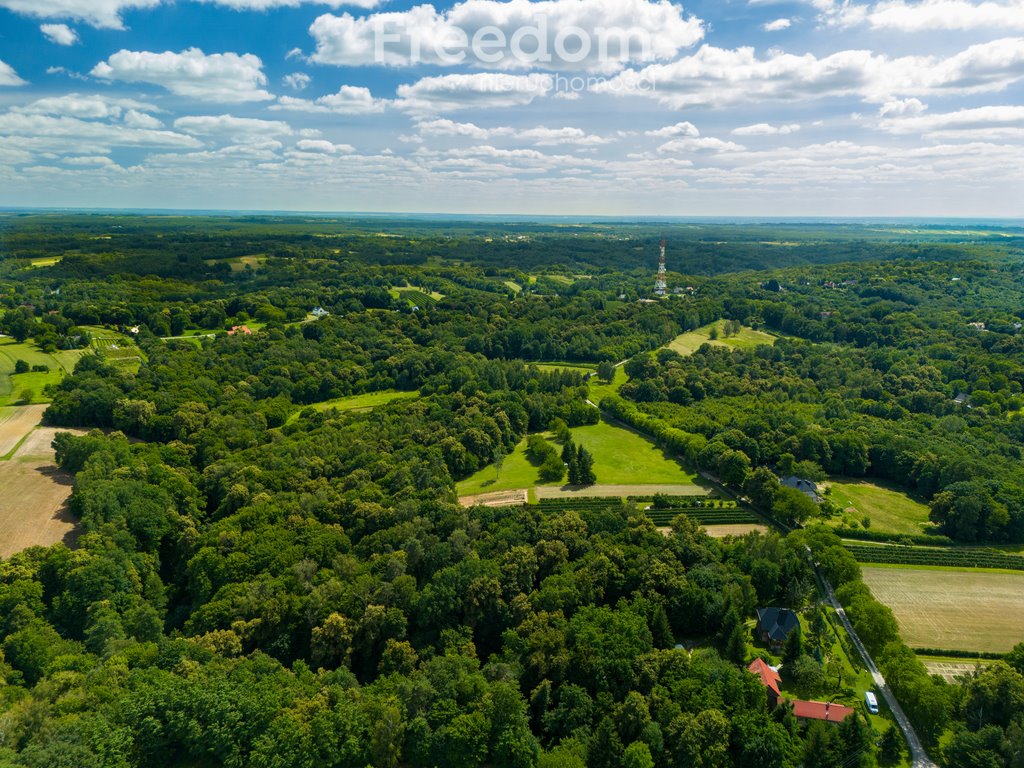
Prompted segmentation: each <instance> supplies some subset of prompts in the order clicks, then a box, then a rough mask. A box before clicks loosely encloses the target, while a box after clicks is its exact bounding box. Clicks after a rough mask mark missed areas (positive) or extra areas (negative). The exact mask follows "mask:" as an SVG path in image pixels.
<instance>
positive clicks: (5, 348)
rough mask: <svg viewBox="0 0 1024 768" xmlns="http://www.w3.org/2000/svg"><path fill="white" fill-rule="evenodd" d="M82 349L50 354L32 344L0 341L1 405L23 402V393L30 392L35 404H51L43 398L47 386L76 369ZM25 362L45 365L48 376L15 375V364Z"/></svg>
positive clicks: (10, 340)
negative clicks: (32, 394) (44, 388)
mask: <svg viewBox="0 0 1024 768" xmlns="http://www.w3.org/2000/svg"><path fill="white" fill-rule="evenodd" d="M81 355H82V350H77V349H73V350H62V351H58V352H55V353H53V354H52V355H51V354H48V353H46V352H43V351H41V350H39V349H38V348H37V347H36V346H35V345H33V344H31V343H28V342H26V343H23V344H19V343H17V342H16V341H14V340H13V339H8V338H4V339H0V405H13V404H14V403H17V402H20V399H19V397H20V395H21V393H22V391H23V390H25V389H31V390H32V391H33V392H34V393H35V396H34V397H33V398H32V402H33V403H45V402H49V398H47V397H46V396H44V395H43V387H45V386H46V385H47V384H58V383H60V380H61V379H62V378H64V376H65V374H66V373H67V372H70V371H71V370H73V369H74V367H75V363H76V362H77V361H78V358H79V357H81ZM18 360H24V361H25V362H26V363H28V364H29V365H45V366H47V367H48V368H49V369H50V370H49V371H47V372H46V373H37V372H29V373H17V374H16V373H14V364H15V362H16V361H18Z"/></svg>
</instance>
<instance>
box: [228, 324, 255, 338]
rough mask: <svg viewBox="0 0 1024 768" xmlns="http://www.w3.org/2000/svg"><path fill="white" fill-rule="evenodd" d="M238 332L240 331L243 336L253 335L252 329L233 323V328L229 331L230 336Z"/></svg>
mask: <svg viewBox="0 0 1024 768" xmlns="http://www.w3.org/2000/svg"><path fill="white" fill-rule="evenodd" d="M237 333H240V334H242V335H243V336H251V335H252V330H251V329H250V328H248V327H247V326H244V325H232V326H231V330H230V331H228V336H234V335H235V334H237Z"/></svg>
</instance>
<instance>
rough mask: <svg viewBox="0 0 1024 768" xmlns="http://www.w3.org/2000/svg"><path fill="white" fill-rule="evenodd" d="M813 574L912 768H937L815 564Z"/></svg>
mask: <svg viewBox="0 0 1024 768" xmlns="http://www.w3.org/2000/svg"><path fill="white" fill-rule="evenodd" d="M814 572H815V573H816V574H817V576H818V580H819V581H820V582H821V585H822V586H823V587H824V591H825V597H826V599H827V600H828V602H829V604H830V605H831V606H832V607H833V608H834V609H835V612H836V615H837V616H838V617H839V620H840V621H841V622H842V623H843V628H844V629H845V630H846V634H847V635H848V636H849V637H850V640H851V641H852V642H853V644H854V646H856V648H857V652H858V653H859V654H860V657H861V658H862V659H863V660H864V666H866V667H867V669H868V672H870V673H871V677H872V678H873V679H874V681H875V686H876V687H877V688H878V690H879V691H881V693H882V696H883V697H884V698H885V703H886V704H888V705H889V709H890V711H891V712H892V716H893V718H894V719H895V720H896V725H898V726H899V728H900V730H901V731H903V736H904V738H905V739H906V740H907V745H908V746H909V747H910V758H911V763H912V764H913V766H914V768H938V766H936V764H935V763H933V762H932V760H931V758H930V757H928V753H927V752H926V751H925V749H924V745H923V744H922V743H921V739H920V738H919V737H918V735H917V731H915V730H914V726H912V725H911V724H910V720H909V719H908V718H907V715H906V713H905V712H904V711H903V708H902V707H901V706H900V703H899V702H898V701H897V700H896V697H895V696H894V695H893V692H892V691H891V690H890V689H889V685H888V684H887V683H886V682H885V677H883V676H882V673H881V672H879V671H878V667H877V666H876V665H875V660H874V659H872V658H871V654H870V653H868V649H867V648H865V647H864V643H863V642H861V639H860V637H859V636H858V635H857V632H856V631H855V630H854V629H853V625H852V624H851V623H850V619H849V617H848V616H847V615H846V611H845V610H844V608H843V606H842V605H840V603H839V601H838V600H837V599H836V595H835V592H833V591H832V585H831V584H829V582H828V579H826V578H825V577H824V576H822V574H821V572H820V571H819V570H818V566H817V564H816V563H815V564H814Z"/></svg>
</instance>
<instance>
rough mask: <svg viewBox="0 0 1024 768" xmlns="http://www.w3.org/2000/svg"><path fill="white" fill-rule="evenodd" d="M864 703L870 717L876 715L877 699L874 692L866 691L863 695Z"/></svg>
mask: <svg viewBox="0 0 1024 768" xmlns="http://www.w3.org/2000/svg"><path fill="white" fill-rule="evenodd" d="M864 703H865V704H867V706H868V712H870V713H871V714H872V715H877V714H878V699H877V698H876V697H875V694H874V691H868V692H867V693H865V694H864Z"/></svg>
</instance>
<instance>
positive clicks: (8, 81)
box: [0, 61, 25, 85]
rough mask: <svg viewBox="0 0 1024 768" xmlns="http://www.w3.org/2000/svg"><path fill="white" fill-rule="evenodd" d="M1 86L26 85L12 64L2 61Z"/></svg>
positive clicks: (0, 67)
mask: <svg viewBox="0 0 1024 768" xmlns="http://www.w3.org/2000/svg"><path fill="white" fill-rule="evenodd" d="M0 85H25V81H24V80H22V79H21V78H20V77H18V73H17V72H15V71H14V68H13V67H12V66H11V65H10V64H7V63H5V62H3V61H0Z"/></svg>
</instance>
